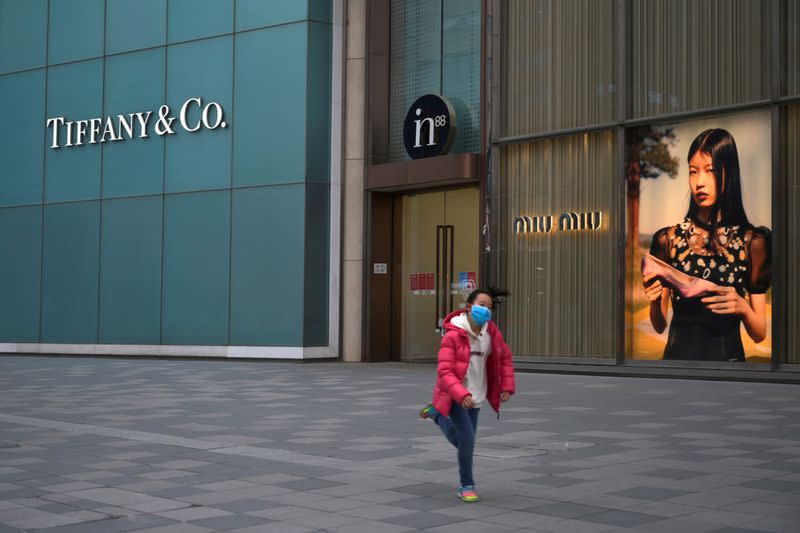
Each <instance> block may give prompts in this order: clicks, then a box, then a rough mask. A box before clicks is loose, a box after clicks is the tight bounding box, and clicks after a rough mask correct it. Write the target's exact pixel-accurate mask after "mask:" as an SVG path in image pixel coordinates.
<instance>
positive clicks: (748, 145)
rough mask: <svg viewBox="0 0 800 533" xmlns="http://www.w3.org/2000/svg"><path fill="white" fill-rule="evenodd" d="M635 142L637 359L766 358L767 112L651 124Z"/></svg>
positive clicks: (632, 349)
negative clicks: (676, 122) (666, 123)
mask: <svg viewBox="0 0 800 533" xmlns="http://www.w3.org/2000/svg"><path fill="white" fill-rule="evenodd" d="M627 142H628V144H627V169H626V170H627V176H626V177H627V183H628V210H627V214H628V228H627V230H628V246H627V251H626V256H627V257H626V262H627V265H628V286H627V300H628V302H627V304H628V308H627V320H626V328H627V334H628V338H627V340H628V355H629V357H630V358H632V359H649V360H654V359H664V360H683V361H714V362H730V361H732V362H744V361H747V362H751V363H752V362H769V360H770V358H771V356H772V349H771V344H772V335H771V317H772V305H771V293H770V288H771V282H772V279H771V265H772V245H771V231H770V224H771V219H772V212H771V209H772V206H771V193H772V191H771V189H772V187H771V185H772V170H771V165H772V163H771V127H770V115H769V112H768V111H767V112H764V111H756V112H746V113H737V114H734V115H726V116H722V117H714V118H707V119H700V120H692V121H687V122H682V123H679V124H669V125H658V126H643V127H640V128H636V129H633V130H631V131H630V132H629V134H628V139H627Z"/></svg>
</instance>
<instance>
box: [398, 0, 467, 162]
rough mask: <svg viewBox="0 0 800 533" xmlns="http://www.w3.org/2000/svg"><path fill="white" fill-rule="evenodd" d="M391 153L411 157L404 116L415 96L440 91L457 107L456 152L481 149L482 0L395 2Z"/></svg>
mask: <svg viewBox="0 0 800 533" xmlns="http://www.w3.org/2000/svg"><path fill="white" fill-rule="evenodd" d="M391 9H392V11H391V27H392V30H391V66H390V78H391V79H390V83H391V90H390V104H389V105H390V110H389V122H390V125H389V128H390V132H391V137H390V146H389V156H390V159H391V160H392V161H399V160H402V159H408V155H407V154H406V152H405V148H404V145H403V120H404V119H405V116H406V113H407V112H408V109H409V107H411V104H412V103H414V100H416V99H417V98H419V97H420V96H422V95H424V94H429V93H434V94H439V95H442V96H444V97H445V98H447V99H448V100H449V101H450V103H451V104H452V105H453V107H454V109H455V113H456V120H457V133H456V137H455V140H454V144H453V146H452V148H451V150H450V151H451V152H452V153H464V152H477V151H478V150H479V149H480V66H481V65H480V51H481V47H480V30H481V22H480V21H481V18H480V14H481V3H480V1H478V0H438V1H432V0H410V1H409V0H405V1H404V0H392V5H391Z"/></svg>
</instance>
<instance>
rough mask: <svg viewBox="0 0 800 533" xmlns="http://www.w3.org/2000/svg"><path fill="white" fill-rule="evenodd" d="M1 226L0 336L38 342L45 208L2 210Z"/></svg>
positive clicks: (15, 340) (5, 338) (0, 215)
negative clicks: (1, 302) (0, 303)
mask: <svg viewBox="0 0 800 533" xmlns="http://www.w3.org/2000/svg"><path fill="white" fill-rule="evenodd" d="M0 228H5V229H6V231H0V257H2V258H3V260H2V261H0V294H2V295H3V297H2V301H3V304H2V305H1V306H0V339H3V340H4V341H6V342H39V304H40V300H41V272H42V271H41V266H42V207H41V206H38V205H37V206H31V207H17V208H14V209H0ZM8 229H13V231H8Z"/></svg>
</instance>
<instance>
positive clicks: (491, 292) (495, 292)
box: [467, 286, 511, 305]
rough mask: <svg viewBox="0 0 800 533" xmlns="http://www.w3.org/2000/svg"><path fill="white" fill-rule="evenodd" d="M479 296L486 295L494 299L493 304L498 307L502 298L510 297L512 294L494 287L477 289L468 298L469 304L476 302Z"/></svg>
mask: <svg viewBox="0 0 800 533" xmlns="http://www.w3.org/2000/svg"><path fill="white" fill-rule="evenodd" d="M479 294H485V295H486V296H488V297H489V298H491V299H492V304H495V305H496V304H497V303H498V302H499V301H501V299H502V298H504V297H506V296H509V295H510V294H511V293H510V292H508V291H507V290H505V289H500V288H498V287H492V286H489V287H486V288H485V289H475V290H474V291H472V292H471V293H469V296H467V303H468V304H471V303H473V302H475V298H477V297H478V295H479Z"/></svg>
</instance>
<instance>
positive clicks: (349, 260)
mask: <svg viewBox="0 0 800 533" xmlns="http://www.w3.org/2000/svg"><path fill="white" fill-rule="evenodd" d="M346 15H347V20H346V26H345V32H346V35H345V39H346V41H345V42H346V46H345V58H346V61H345V69H346V82H345V89H344V121H345V126H344V127H345V144H344V154H345V164H344V177H343V179H342V186H343V188H344V190H343V209H342V224H343V230H344V231H343V238H344V243H343V246H342V253H343V258H342V259H343V261H342V263H343V265H342V266H343V272H342V274H343V275H342V315H341V319H342V359H343V360H344V361H347V362H359V361H361V359H362V356H363V350H362V338H363V314H364V305H363V300H364V298H363V295H364V167H365V144H366V134H365V131H366V123H365V118H364V117H365V108H366V81H365V75H366V57H367V49H366V46H367V44H366V43H367V40H366V29H367V0H346Z"/></svg>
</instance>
